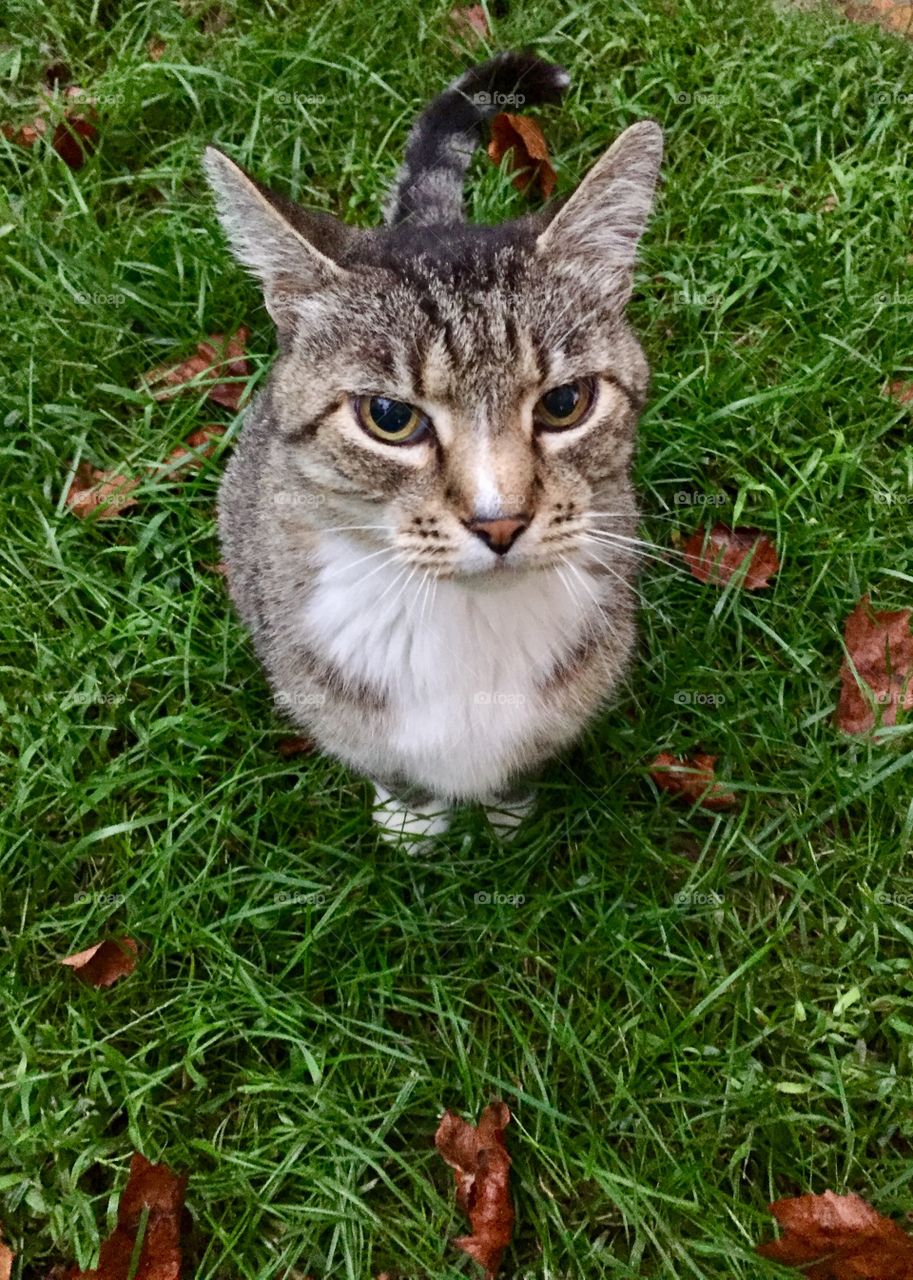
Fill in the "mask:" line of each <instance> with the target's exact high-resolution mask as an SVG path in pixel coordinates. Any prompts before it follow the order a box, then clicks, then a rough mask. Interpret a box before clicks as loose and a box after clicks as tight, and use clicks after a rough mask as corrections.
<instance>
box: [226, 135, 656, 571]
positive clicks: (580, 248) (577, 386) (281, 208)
mask: <svg viewBox="0 0 913 1280" xmlns="http://www.w3.org/2000/svg"><path fill="white" fill-rule="evenodd" d="M661 155H662V133H661V131H660V129H659V127H658V125H656V124H654V123H653V122H651V121H642V122H640V123H638V124H635V125H633V126H632V127H631V128H629V129H628V130H626V132H625V133H623V134H622V135H621V136H620V137H619V138H618V139H617V141H616V142H615V143H614V145H613V146H612V147H611V148H610V149H609V150H608V152H606V154H605V155H603V157H602V158H601V159H600V160H599V161H598V162H597V164H596V165H595V166H594V167H593V169H592V170H591V171H590V172H589V174H588V175H587V177H586V178H585V179H584V181H583V182H582V183H581V184H580V186H579V187H578V188H577V190H576V191H575V192H574V194H573V195H572V196H571V197H570V198H569V199H568V200H567V201H566V202H564V203H563V204H562V205H561V206H560V207H558V208H557V209H551V210H549V211H546V212H544V213H542V214H539V215H535V216H530V217H527V218H523V219H519V220H517V221H514V222H508V223H504V224H502V225H501V226H499V227H481V226H469V225H466V224H458V225H453V226H450V225H448V226H440V227H421V228H418V227H416V228H413V227H410V226H409V225H408V224H406V225H402V226H399V227H395V228H380V229H376V230H369V231H363V230H358V229H354V228H349V227H345V226H344V225H343V224H341V223H339V222H337V221H336V220H335V219H332V218H330V217H328V216H327V215H321V214H310V213H307V212H306V211H304V210H302V209H300V208H299V207H297V206H295V205H292V204H291V203H290V202H288V201H285V200H283V199H281V198H279V197H277V196H276V195H275V194H274V193H272V192H270V191H269V190H268V189H266V188H264V187H262V186H261V185H260V184H259V183H256V182H254V181H253V180H252V179H250V178H249V177H248V176H247V175H246V174H245V173H244V172H243V171H242V170H241V169H239V168H238V167H237V166H236V165H235V164H234V163H233V162H232V161H230V160H228V159H227V158H226V157H225V156H224V155H222V154H221V153H220V152H218V151H215V150H214V149H212V148H210V149H209V150H208V151H207V156H206V168H207V172H208V175H209V178H210V182H211V183H212V186H213V187H214V189H215V191H216V193H217V196H218V203H219V213H220V218H221V221H222V224H223V226H224V228H225V230H226V232H227V234H228V237H229V240H230V242H231V244H232V248H233V250H234V252H235V254H236V255H237V257H238V258H239V259H240V260H241V261H242V262H243V263H244V264H245V265H246V266H248V267H249V268H250V269H251V270H252V271H253V272H254V273H255V274H256V275H257V276H258V277H259V279H260V281H261V282H262V286H263V292H264V299H265V302H266V306H267V308H268V310H269V313H270V315H271V316H272V318H273V320H274V322H275V324H276V327H277V331H278V334H279V340H280V357H279V359H278V361H277V363H276V366H275V367H274V370H273V372H272V374H271V378H270V383H269V388H268V390H267V392H266V394H267V395H268V396H269V397H270V417H271V419H272V420H273V421H274V423H275V433H274V438H273V439H272V440H271V441H270V443H269V448H270V458H271V465H272V467H273V469H274V475H273V480H272V483H273V486H274V488H279V489H281V490H282V491H283V492H285V493H286V494H287V495H288V497H287V499H286V501H287V503H288V507H287V509H286V511H285V512H284V515H285V518H291V513H292V512H294V513H295V516H294V518H296V519H300V520H302V521H305V522H306V523H307V524H308V525H309V526H310V527H313V528H324V529H346V530H349V531H350V536H352V537H355V538H359V539H361V540H363V541H365V542H368V543H376V545H377V547H378V548H379V547H382V546H389V547H391V548H393V549H394V551H395V553H396V554H397V555H398V557H399V558H400V559H401V560H402V561H403V562H405V563H409V564H412V565H414V566H418V567H419V568H427V569H430V570H431V571H432V572H433V573H435V574H438V575H441V576H453V575H461V576H462V575H466V576H471V575H486V574H490V573H494V572H498V573H501V572H505V571H509V570H511V569H523V570H529V569H538V568H545V567H550V566H552V565H561V563H562V561H566V560H568V559H570V560H571V562H572V563H573V562H577V563H580V562H582V561H583V560H585V559H586V558H587V556H588V547H589V546H590V545H591V542H590V541H589V540H588V537H587V529H588V528H589V527H592V526H593V525H596V526H601V527H602V528H608V529H616V530H619V531H623V532H628V531H629V530H630V525H631V520H632V517H633V516H634V514H635V507H634V499H633V494H632V492H631V487H630V481H629V478H628V470H629V463H630V459H631V454H632V449H633V438H634V428H635V424H636V420H637V416H638V414H639V412H640V409H641V407H642V405H643V401H644V397H645V394H646V389H647V381H648V369H647V364H646V360H645V358H644V355H643V352H642V350H641V348H640V345H639V343H638V342H637V339H636V338H635V337H634V335H633V333H632V331H631V329H630V328H629V326H628V324H627V322H626V320H625V316H624V312H625V307H626V304H627V302H628V299H629V297H630V294H631V289H632V276H633V269H634V263H635V254H636V249H637V243H638V241H639V239H640V236H641V234H642V232H643V230H644V227H645V224H646V221H647V218H648V216H649V213H650V209H651V206H652V202H653V195H654V189H655V186H656V181H657V175H658V170H659V165H660V160H661ZM297 491H300V493H301V501H300V503H296V502H295V500H294V494H295V493H296V492H297ZM613 521H614V523H613ZM602 549H603V550H604V547H603V548H602Z"/></svg>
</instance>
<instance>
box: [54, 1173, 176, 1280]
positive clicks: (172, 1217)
mask: <svg viewBox="0 0 913 1280" xmlns="http://www.w3.org/2000/svg"><path fill="white" fill-rule="evenodd" d="M186 1187H187V1177H186V1175H185V1176H183V1177H180V1178H179V1177H178V1176H177V1175H176V1174H174V1173H172V1172H171V1170H170V1169H169V1168H168V1166H167V1165H164V1164H152V1163H150V1161H148V1160H147V1159H146V1158H145V1156H141V1155H139V1154H138V1153H137V1154H136V1155H134V1157H133V1159H132V1160H131V1161H130V1176H129V1178H128V1179H127V1185H126V1186H125V1187H124V1189H123V1191H122V1193H121V1197H120V1204H119V1205H118V1206H117V1226H116V1227H115V1228H114V1231H113V1232H112V1234H111V1235H110V1236H109V1237H108V1239H107V1240H106V1241H105V1242H104V1244H103V1245H102V1246H101V1250H100V1252H99V1255H98V1266H97V1267H96V1268H95V1269H94V1270H93V1271H79V1272H77V1273H76V1274H75V1276H74V1277H73V1280H128V1277H130V1276H134V1275H135V1277H136V1280H180V1274H181V1239H180V1235H181V1210H182V1209H183V1207H184V1191H185V1189H186ZM146 1210H148V1217H147V1218H146V1229H145V1233H144V1234H143V1236H142V1245H141V1247H140V1251H139V1258H138V1260H137V1263H136V1267H135V1269H134V1268H132V1267H131V1265H130V1264H131V1261H132V1259H133V1251H134V1248H135V1247H136V1242H137V1235H138V1233H139V1229H140V1227H141V1225H142V1222H143V1218H144V1216H145V1211H146Z"/></svg>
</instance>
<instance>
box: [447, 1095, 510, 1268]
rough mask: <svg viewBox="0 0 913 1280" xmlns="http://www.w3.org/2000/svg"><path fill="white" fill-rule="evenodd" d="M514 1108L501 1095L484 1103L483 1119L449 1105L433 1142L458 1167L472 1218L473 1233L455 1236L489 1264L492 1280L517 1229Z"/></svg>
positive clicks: (461, 1201) (463, 1204)
mask: <svg viewBox="0 0 913 1280" xmlns="http://www.w3.org/2000/svg"><path fill="white" fill-rule="evenodd" d="M509 1122H510V1111H509V1109H508V1107H507V1104H506V1103H505V1102H501V1101H500V1099H499V1100H497V1101H495V1102H492V1103H490V1104H489V1106H487V1107H486V1108H485V1110H484V1111H483V1112H482V1115H481V1116H480V1117H479V1123H478V1125H477V1126H476V1125H471V1124H468V1123H467V1121H465V1120H462V1119H461V1118H460V1117H459V1116H457V1115H454V1114H453V1112H452V1111H445V1112H444V1115H443V1118H442V1119H441V1123H440V1124H439V1126H438V1130H437V1133H436V1134H435V1135H434V1145H435V1146H436V1147H437V1149H438V1151H439V1152H440V1154H441V1156H442V1157H443V1159H444V1160H446V1161H447V1163H448V1164H449V1165H450V1167H451V1168H452V1169H453V1176H454V1179H455V1181H456V1196H457V1204H458V1205H459V1206H460V1208H461V1209H462V1210H463V1212H464V1213H465V1214H466V1216H467V1217H468V1218H469V1225H470V1226H471V1227H472V1235H469V1236H460V1237H459V1238H458V1239H456V1240H454V1242H453V1243H454V1244H455V1245H456V1247H457V1248H458V1249H462V1250H463V1252H464V1253H468V1254H469V1256H470V1258H475V1260H476V1262H478V1263H480V1264H481V1266H483V1267H484V1268H485V1275H486V1277H487V1280H491V1277H493V1276H494V1275H495V1272H496V1271H497V1270H498V1267H499V1266H500V1265H501V1258H502V1256H503V1254H504V1250H505V1249H506V1248H507V1246H508V1245H509V1244H510V1242H511V1238H512V1236H513V1230H514V1207H513V1204H512V1203H511V1199H510V1156H509V1154H508V1151H507V1147H506V1146H505V1144H504V1130H505V1129H506V1128H507V1125H508V1123H509Z"/></svg>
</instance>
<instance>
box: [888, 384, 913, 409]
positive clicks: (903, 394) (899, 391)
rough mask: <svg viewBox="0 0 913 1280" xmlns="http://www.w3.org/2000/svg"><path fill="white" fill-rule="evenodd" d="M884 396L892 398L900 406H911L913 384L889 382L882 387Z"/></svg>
mask: <svg viewBox="0 0 913 1280" xmlns="http://www.w3.org/2000/svg"><path fill="white" fill-rule="evenodd" d="M882 394H883V395H886V396H890V398H891V399H892V400H895V401H896V402H897V403H898V404H909V403H910V401H911V400H913V382H899V381H896V380H895V381H894V382H889V383H887V384H886V385H885V386H884V387H882Z"/></svg>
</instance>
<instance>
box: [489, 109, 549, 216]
mask: <svg viewBox="0 0 913 1280" xmlns="http://www.w3.org/2000/svg"><path fill="white" fill-rule="evenodd" d="M508 151H509V152H510V167H511V170H512V171H514V172H516V171H518V170H519V171H520V172H517V176H516V177H515V178H514V179H513V184H514V186H515V187H516V188H517V190H518V191H529V190H531V188H532V186H533V183H535V182H538V184H539V190H540V191H541V192H542V194H543V196H544V197H545V199H546V200H547V199H548V197H549V196H550V195H551V194H552V192H553V191H554V190H555V183H556V181H557V174H556V173H555V170H554V169H553V168H552V166H551V164H550V162H549V156H548V147H547V146H546V142H545V136H544V135H543V133H542V130H541V129H540V128H539V125H538V124H537V123H536V121H535V120H533V119H532V117H531V116H512V115H508V114H506V113H505V112H502V113H501V115H498V116H495V118H494V119H493V120H492V122H491V141H490V142H489V144H488V155H489V157H490V159H492V160H493V161H494V163H495V164H500V163H501V161H502V159H503V158H504V156H505V155H506V154H507V153H508ZM530 169H532V172H531V173H530Z"/></svg>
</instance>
